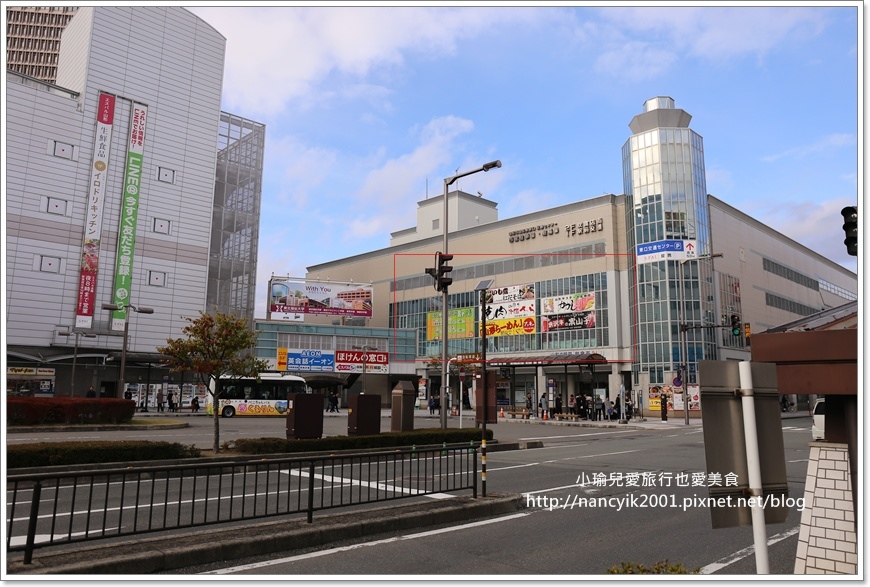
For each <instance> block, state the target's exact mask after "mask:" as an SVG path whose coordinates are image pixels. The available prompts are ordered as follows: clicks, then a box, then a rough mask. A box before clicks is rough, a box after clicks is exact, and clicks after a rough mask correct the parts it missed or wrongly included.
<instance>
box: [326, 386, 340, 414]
mask: <svg viewBox="0 0 870 587" xmlns="http://www.w3.org/2000/svg"><path fill="white" fill-rule="evenodd" d="M326 411H327V412H335V413H336V414H340V413H341V412H340V411H339V410H338V392H337V391H335V390H334V389H333V390H332V391H330V392H329V395H328V396H326Z"/></svg>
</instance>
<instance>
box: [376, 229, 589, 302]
mask: <svg viewBox="0 0 870 587" xmlns="http://www.w3.org/2000/svg"><path fill="white" fill-rule="evenodd" d="M605 253H606V245H605V243H604V242H597V243H591V244H588V245H582V246H578V247H571V248H568V249H564V250H562V251H556V252H553V253H546V254H539V255H530V256H528V257H516V258H513V259H505V260H503V261H494V262H487V263H481V264H479V265H471V266H468V267H459V268H456V269H454V270H453V271H452V272H451V273H450V277H452V278H453V281H459V280H462V279H479V278H481V277H489V276H492V275H500V274H504V273H515V272H519V271H527V270H532V269H540V268H542V267H550V266H553V265H561V264H563V263H572V262H576V261H582V260H584V259H586V258H590V257H603V256H604V255H605ZM432 284H433V281H432V276H430V275H428V274H424V275H418V276H415V277H406V278H404V279H397V280H395V281H394V282H393V283H391V284H390V291H403V290H409V289H417V288H421V287H431V286H432ZM574 291H576V290H574ZM542 295H544V294H542ZM550 295H553V294H550ZM469 305H471V304H469ZM457 307H461V306H457Z"/></svg>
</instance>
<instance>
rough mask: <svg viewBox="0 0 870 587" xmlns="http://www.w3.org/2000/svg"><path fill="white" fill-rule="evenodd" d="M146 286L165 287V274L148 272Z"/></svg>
mask: <svg viewBox="0 0 870 587" xmlns="http://www.w3.org/2000/svg"><path fill="white" fill-rule="evenodd" d="M148 285H153V286H155V287H165V286H166V273H164V272H163V271H149V272H148Z"/></svg>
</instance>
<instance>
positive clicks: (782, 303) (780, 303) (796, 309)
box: [764, 293, 821, 316]
mask: <svg viewBox="0 0 870 587" xmlns="http://www.w3.org/2000/svg"><path fill="white" fill-rule="evenodd" d="M764 303H766V304H767V305H768V306H770V307H771V308H779V309H780V310H785V311H786V312H791V313H792V314H797V315H798V316H809V315H811V314H815V313H816V312H820V311H821V309H820V308H812V307H810V306H807V305H804V304H801V303H799V302H795V301H793V300H787V299H785V298H783V297H780V296H777V295H774V294H772V293H765V294H764Z"/></svg>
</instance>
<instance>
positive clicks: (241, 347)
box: [157, 311, 269, 453]
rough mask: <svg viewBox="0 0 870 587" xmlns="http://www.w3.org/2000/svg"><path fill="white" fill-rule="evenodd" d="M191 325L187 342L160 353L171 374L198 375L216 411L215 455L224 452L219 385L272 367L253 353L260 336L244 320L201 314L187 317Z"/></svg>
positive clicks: (175, 342) (173, 341) (168, 342)
mask: <svg viewBox="0 0 870 587" xmlns="http://www.w3.org/2000/svg"><path fill="white" fill-rule="evenodd" d="M184 319H185V320H187V322H188V325H187V326H185V327H184V329H183V330H182V332H183V333H184V335H185V336H184V337H183V338H170V339H167V340H166V346H164V347H158V348H157V352H159V353H161V354H164V355H166V356H167V357H169V358H168V359H166V360H165V361H163V364H164V365H166V366H168V367H169V369H170V370H171V371H176V372H178V371H184V372H193V373H196V374H197V376H198V377H199V381H200V383H202V384H203V385H204V386H205V387H206V389H208V393H209V395H211V405H212V406H213V407H214V409H213V410H212V416H213V417H214V452H215V453H218V452H220V417H221V416H220V408H219V406H220V395H221V389H220V388H219V387H218V385H217V382H218V380H220V378H221V377H225V376H229V377H231V378H242V377H256V376H257V375H258V374H259V373H260V372H262V371H266V370H267V369H268V368H269V364H268V363H267V362H266V361H263V360H260V359H257V358H256V357H255V356H254V355H253V353H252V351H253V348H254V347H255V346H256V344H257V334H256V333H255V332H252V331H251V330H250V329H249V328H248V324H247V321H246V320H245V319H244V318H239V317H237V316H233V315H232V314H223V313H221V312H218V311H215V312H214V313H213V314H205V313H203V312H200V313H199V318H196V319H194V318H189V317H185V318H184Z"/></svg>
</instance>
